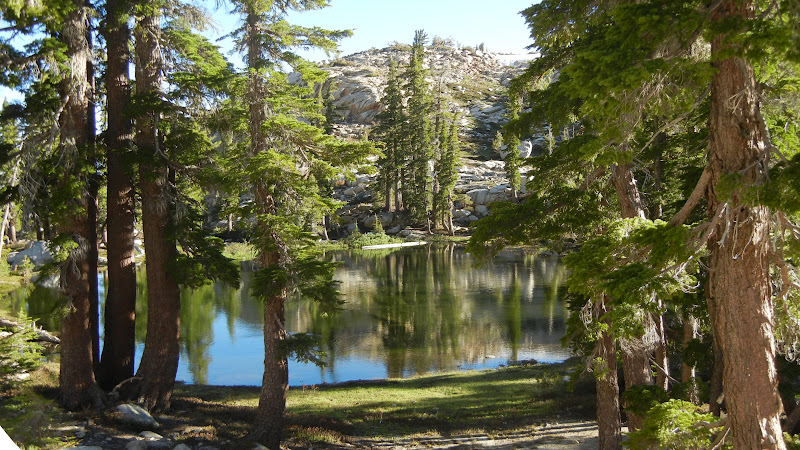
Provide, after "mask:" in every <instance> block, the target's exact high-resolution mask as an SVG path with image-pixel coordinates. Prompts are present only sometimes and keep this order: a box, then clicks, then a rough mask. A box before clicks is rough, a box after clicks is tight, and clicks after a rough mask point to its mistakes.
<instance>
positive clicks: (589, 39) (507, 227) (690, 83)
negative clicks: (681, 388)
mask: <svg viewBox="0 0 800 450" xmlns="http://www.w3.org/2000/svg"><path fill="white" fill-rule="evenodd" d="M587 6H588V7H587ZM772 6H774V8H772ZM772 6H771V7H769V8H767V9H766V10H764V11H760V12H756V7H755V6H754V5H753V4H751V3H749V2H721V3H720V4H714V5H711V6H708V5H695V4H693V3H691V2H661V1H650V2H642V3H636V4H617V3H607V2H605V3H604V2H591V4H590V5H586V4H585V3H581V2H567V3H563V2H542V3H541V4H539V5H536V6H533V7H531V8H529V9H528V10H526V11H525V15H526V16H527V17H528V20H529V23H530V24H531V27H532V36H533V37H534V39H535V42H536V45H537V46H538V47H539V48H540V49H541V50H542V58H540V59H539V60H537V61H536V62H534V63H533V64H532V65H531V68H530V69H529V71H528V72H527V73H526V75H525V76H523V77H522V78H521V79H520V82H521V83H531V82H532V80H535V79H538V78H539V77H544V76H547V74H548V73H549V72H550V71H552V70H556V69H557V70H559V77H558V78H557V79H556V80H555V81H553V82H552V83H551V84H550V85H549V86H548V87H547V89H546V90H544V91H530V92H529V94H528V97H527V99H526V101H527V102H529V104H530V105H531V108H532V109H531V112H530V113H527V112H526V113H524V114H521V115H520V119H519V120H517V121H515V122H513V123H512V124H511V126H510V128H511V129H516V132H517V133H519V134H523V133H526V132H529V131H530V129H531V128H534V129H542V128H540V127H541V126H542V124H541V123H540V121H541V120H542V118H544V119H545V120H546V121H547V122H549V123H552V124H554V125H555V124H558V125H560V126H562V127H568V129H569V130H570V131H569V132H568V133H564V136H562V140H561V142H559V143H557V145H556V146H555V148H554V151H553V152H552V154H550V155H546V156H544V157H542V158H541V159H540V160H538V161H537V163H536V164H535V166H534V167H533V170H534V173H535V175H534V180H537V179H538V180H539V182H538V183H537V184H538V186H537V188H538V187H540V188H541V189H537V190H536V191H535V194H534V195H532V196H531V197H529V198H528V199H527V200H526V202H524V203H523V204H522V205H520V206H519V207H513V206H501V207H499V208H495V211H494V214H493V216H490V218H488V219H484V223H483V224H480V225H479V227H478V231H477V232H476V234H475V236H474V237H473V239H475V241H474V242H475V244H477V242H478V241H480V240H483V241H484V245H485V246H483V247H482V249H481V247H480V246H477V245H474V244H471V248H472V249H473V250H475V251H481V250H484V251H485V250H489V251H490V252H491V251H492V250H494V249H497V248H499V247H500V246H502V245H505V243H508V242H522V241H526V240H528V239H531V238H534V239H541V238H546V237H548V236H551V237H556V236H557V235H559V234H560V233H563V232H565V231H571V232H576V231H578V230H583V231H582V232H584V233H592V232H594V233H597V232H598V231H599V232H601V233H602V235H600V236H597V237H596V238H594V239H591V240H589V241H588V242H586V243H585V244H584V245H583V247H582V249H581V252H580V255H579V256H578V257H576V258H574V259H571V263H570V264H572V267H573V273H572V276H571V282H570V285H571V287H570V289H571V290H572V291H573V292H576V293H580V294H581V295H583V296H585V297H587V298H590V299H591V300H592V303H591V305H592V306H593V308H592V309H593V310H595V311H596V312H595V314H594V317H595V319H593V320H591V321H589V320H588V319H589V318H590V317H591V316H590V315H589V314H588V307H589V305H590V304H589V303H587V304H586V308H587V314H585V315H582V316H581V317H584V318H586V319H587V321H589V322H592V323H596V324H597V327H596V328H594V329H595V330H596V331H597V333H595V337H596V339H597V342H598V343H600V342H604V341H605V340H606V339H607V338H608V335H607V334H606V335H603V334H602V333H604V332H607V331H608V330H613V331H614V333H615V334H616V338H617V339H618V340H620V342H621V343H623V344H626V345H627V343H626V342H627V341H628V340H629V339H630V338H631V337H636V335H637V334H638V332H637V329H639V330H641V327H642V326H647V324H646V323H645V322H642V320H641V318H647V317H653V314H656V313H658V314H660V310H661V308H662V306H661V305H662V303H661V302H662V301H669V300H670V299H671V298H675V297H676V292H679V291H680V290H681V289H682V288H685V287H686V286H691V285H695V284H696V283H697V279H698V275H697V274H698V271H699V267H698V266H697V265H696V264H695V262H694V261H696V258H697V257H698V256H699V252H700V249H701V248H703V246H704V245H705V246H707V248H708V250H709V251H710V253H711V265H712V269H711V270H710V271H709V281H708V285H707V287H706V293H707V295H708V296H709V301H708V308H709V311H710V313H711V317H712V332H713V334H714V340H715V341H716V342H719V344H720V345H719V346H718V347H717V348H716V349H715V351H716V353H717V354H718V355H719V354H720V353H721V355H722V357H723V358H724V360H725V372H724V373H725V375H724V377H725V382H724V389H725V399H726V403H728V410H729V413H730V416H729V420H730V423H731V429H732V430H733V441H734V446H735V447H737V448H738V447H741V448H784V446H783V441H782V437H781V434H780V430H779V427H778V425H777V419H776V418H777V411H778V410H777V408H776V407H775V405H776V404H777V403H778V401H777V395H776V391H775V387H776V386H775V381H776V380H775V379H774V373H775V372H774V365H773V364H774V362H773V361H772V358H773V355H774V344H773V343H772V342H773V341H772V340H773V337H772V327H771V325H770V324H771V322H772V319H771V315H772V308H771V304H772V300H771V298H770V288H769V286H771V284H770V275H769V267H768V262H767V260H766V259H761V260H751V261H750V262H749V263H748V264H749V269H748V272H747V273H744V272H743V271H742V272H737V271H738V270H740V269H737V267H740V268H741V267H743V266H738V264H740V263H742V262H743V261H746V260H748V258H751V257H754V255H757V254H760V255H766V254H769V253H770V252H772V250H771V246H770V244H769V242H768V239H766V238H765V236H766V234H765V233H768V231H767V230H768V229H769V225H768V224H769V220H768V214H767V213H766V209H765V205H764V204H763V203H765V201H764V200H763V199H764V198H765V197H763V194H755V191H758V192H762V191H761V189H760V188H759V186H761V185H763V184H765V183H766V181H765V180H766V178H765V175H764V173H763V172H761V173H760V172H759V171H763V170H766V169H768V168H769V166H770V165H772V164H770V162H769V159H768V158H766V157H764V154H763V153H759V152H758V151H755V148H762V149H763V148H772V149H774V150H775V151H779V152H785V153H788V154H793V153H794V152H796V148H795V147H792V146H791V144H790V145H789V146H785V147H783V148H781V149H778V148H777V147H776V146H775V145H774V143H773V141H772V140H771V139H770V134H772V133H774V132H775V131H774V130H770V129H769V126H770V125H769V124H770V122H769V120H764V119H763V117H761V114H760V112H759V101H758V100H756V99H755V98H756V96H753V93H754V91H755V88H754V86H755V85H756V84H757V83H756V82H755V81H754V80H755V79H756V78H755V75H754V74H755V73H756V72H755V71H754V70H753V66H754V64H755V63H754V61H755V60H756V59H754V56H755V55H758V56H759V57H761V58H766V59H767V60H769V58H789V57H794V56H792V55H793V53H792V51H791V50H787V49H788V48H789V47H786V45H785V44H786V43H787V42H790V41H792V40H793V39H797V30H796V27H795V28H793V27H792V26H791V25H789V21H787V20H786V17H788V14H790V13H789V11H790V10H791V9H790V8H789V7H788V4H787V3H783V2H779V3H777V4H773V5H772ZM698 8H701V9H702V8H707V9H702V11H701V12H698ZM770 8H771V9H770ZM706 17H711V18H712V19H713V20H712V21H711V22H706V21H705V18H706ZM709 24H710V26H709ZM743 30H750V31H748V32H744V31H743ZM704 33H706V35H707V36H709V38H710V39H711V42H712V45H711V47H710V48H709V47H708V46H707V43H705V42H703V41H702V39H701V36H703V35H704ZM778 36H780V38H778V39H776V37H778ZM756 42H758V43H759V44H756ZM656 43H657V44H656ZM764 49H768V50H764ZM709 52H710V53H709ZM709 54H710V55H711V57H710V58H709ZM709 94H710V97H709ZM734 98H735V99H737V101H736V103H735V106H733V107H732V105H733V104H732V103H730V101H731V99H734ZM723 99H725V100H723ZM709 100H710V103H709ZM726 101H727V102H728V103H725V102H726ZM723 103H725V104H726V105H727V107H722V104H723ZM709 105H710V107H709ZM575 118H579V120H580V121H579V123H578V126H575V125H569V124H570V122H574V121H575ZM654 118H655V119H656V122H657V123H658V122H660V123H662V124H665V125H661V126H659V127H656V129H653V128H649V129H648V126H646V124H647V123H648V120H653V119H654ZM705 123H710V124H711V128H710V139H709V136H708V135H704V133H702V132H700V133H698V132H697V131H696V130H702V129H703V127H704V124H705ZM733 123H738V124H740V126H743V127H745V128H746V132H745V133H736V132H733V130H732V129H730V128H729V127H730V124H733ZM745 124H746V125H745ZM664 132H666V133H667V134H666V135H665V134H662V133H664ZM664 138H666V139H664ZM659 140H664V141H665V142H668V143H671V144H672V145H673V146H674V148H677V149H680V153H679V154H680V159H679V160H677V161H675V162H674V163H676V164H674V163H673V162H672V161H667V160H664V159H663V158H654V159H651V160H655V161H659V160H660V161H661V162H663V163H666V164H667V167H669V166H670V164H674V166H673V167H681V166H682V167H681V169H679V170H685V171H686V172H687V173H688V172H694V173H695V175H694V176H693V177H692V181H694V182H696V185H695V186H694V188H692V187H690V188H689V189H688V190H685V191H683V192H684V193H685V197H684V198H685V202H681V203H679V204H676V205H670V207H669V211H667V210H665V211H664V213H668V216H669V215H672V219H671V220H670V221H669V223H664V222H650V221H647V220H645V219H643V217H645V216H646V214H645V213H646V209H645V208H646V204H645V203H644V202H642V195H641V194H642V187H641V186H642V185H640V184H639V183H636V182H635V180H636V178H637V177H636V175H635V174H636V173H637V171H641V170H643V169H648V168H647V167H640V166H639V164H641V162H642V161H646V160H647V159H648V158H646V157H644V155H647V151H648V150H649V149H650V148H651V146H652V145H654V143H656V142H658V141H659ZM722 142H725V144H724V145H721V143H722ZM705 145H709V148H710V153H709V154H710V158H709V160H708V161H707V162H705V163H704V164H703V166H704V167H705V171H704V172H703V173H702V176H699V177H698V175H700V174H699V173H698V172H699V171H697V170H696V169H694V168H693V167H691V166H692V165H693V164H695V163H696V162H697V157H696V156H695V155H696V154H697V153H695V154H692V153H691V152H692V151H693V150H694V149H696V148H703V147H704V146H705ZM723 149H724V150H723ZM559 155H561V156H559ZM568 155H569V156H568ZM758 155H761V156H758ZM758 158H761V159H758ZM756 160H759V161H761V162H760V163H757V162H756ZM785 164H786V167H791V163H790V161H789V159H788V158H786V161H785ZM701 168H702V166H701ZM659 170H663V169H659ZM787 170H791V169H787ZM723 173H725V175H722V174H723ZM544 174H547V175H545V176H544V178H545V179H544V180H542V175H544ZM556 174H561V175H562V176H563V181H562V180H554V178H553V177H554V175H556ZM606 180H607V181H610V182H611V185H612V186H613V187H614V190H615V193H616V195H615V196H614V197H615V198H616V202H615V203H617V204H616V205H609V204H608V202H607V200H606V199H608V198H609V195H608V194H609V193H608V192H603V190H602V188H604V186H603V185H602V184H598V181H600V182H604V181H606ZM661 181H662V182H663V183H665V184H666V183H669V184H668V185H666V186H663V187H659V189H662V188H666V189H668V190H669V191H670V192H681V191H682V190H683V186H682V185H681V183H678V181H679V180H675V179H672V180H666V179H663V180H661ZM780 182H782V183H787V181H786V179H781V181H780ZM776 183H777V181H776ZM789 185H791V183H789ZM773 186H774V187H773V189H774V190H773V192H778V191H781V192H786V191H785V190H784V189H785V188H777V186H778V185H773ZM545 191H547V192H549V193H550V196H549V198H545V197H544V196H542V195H540V193H544V192H545ZM721 192H725V194H724V195H723V197H724V201H723V200H720V193H721ZM595 193H596V194H595ZM705 193H708V194H709V196H708V205H709V209H708V211H707V214H708V220H707V221H705V222H704V223H700V224H698V225H697V226H688V225H683V224H685V223H687V221H688V220H689V219H690V218H692V219H693V220H694V219H696V220H700V221H701V222H702V215H703V214H702V212H700V214H698V211H696V210H697V209H698V208H697V205H698V204H700V200H701V199H702V197H703V195H704V194H705ZM746 193H750V194H752V195H748V194H746ZM597 194H600V197H595V195H597ZM777 196H779V195H777ZM745 198H747V200H744V199H745ZM570 202H572V204H571V205H570ZM593 202H596V203H594V204H593ZM775 204H778V205H781V206H782V207H784V208H785V207H786V205H788V203H781V202H776V203H775ZM567 205H569V210H568V209H566V208H567ZM609 206H611V207H613V209H617V208H618V211H619V212H618V214H619V213H621V215H622V217H623V219H621V220H609V219H611V218H612V217H613V216H609V215H608V213H609V212H610V210H609V209H608V207H609ZM664 206H666V205H664ZM730 207H735V210H736V212H735V213H733V211H732V210H728V209H727V208H730ZM613 209H612V210H613ZM790 210H791V208H790ZM536 211H544V214H545V217H542V214H541V213H538V215H537V218H536V220H534V222H535V223H531V222H530V219H529V217H530V216H529V214H537V213H536ZM725 211H727V212H729V213H730V214H727V213H726V214H722V213H723V212H725ZM792 213H794V211H793V210H792ZM731 214H732V215H731ZM737 215H739V216H737ZM547 216H550V217H547ZM723 216H724V217H723ZM541 219H543V220H541ZM786 223H789V222H784V224H783V225H782V226H787V225H786ZM791 226H794V225H791ZM732 229H736V230H737V231H739V232H741V231H742V230H744V235H742V234H736V235H735V236H737V237H733V236H734V235H731V234H730V232H731V230H732ZM725 230H727V231H728V234H726V233H725ZM712 232H713V233H716V234H712ZM745 236H746V237H745ZM737 239H738V240H739V241H738V242H737ZM744 241H747V243H745V242H744ZM731 245H735V246H736V248H738V249H739V251H733V250H732V249H731V248H730V247H729V246H731ZM724 248H727V249H728V250H727V251H721V250H722V249H724ZM731 255H734V256H735V258H733V259H731ZM773 261H775V262H776V264H777V266H778V267H780V268H781V270H783V271H784V274H786V273H790V271H791V270H792V269H791V267H790V266H791V265H790V264H787V262H786V260H785V259H784V258H773ZM754 269H755V270H754ZM733 273H736V274H737V275H735V276H726V275H725V274H733ZM745 285H747V286H745ZM756 286H760V287H761V288H759V289H755V288H754V287H756ZM734 291H736V292H737V294H733V292H734ZM782 292H783V293H782V294H781V295H789V294H788V293H789V292H790V289H789V288H786V289H784V290H783V291H782ZM597 293H605V295H604V297H602V298H601V297H599V296H597ZM656 295H657V296H658V298H659V300H660V301H659V302H653V301H652V299H653V298H655V296H656ZM742 296H744V297H747V299H746V300H745V299H744V298H743V297H742ZM734 298H736V299H738V300H735V301H734ZM784 298H785V297H784ZM734 303H735V304H737V305H738V306H737V308H738V312H737V314H741V313H742V311H741V309H740V308H742V307H745V306H743V305H749V306H746V309H747V310H748V311H750V312H749V313H747V314H748V317H751V318H752V320H751V321H747V322H746V323H744V322H741V321H740V322H737V323H738V325H737V327H731V326H728V325H725V324H726V323H727V324H730V323H733V321H735V320H736V319H734V318H733V310H732V309H730V308H731V306H732V305H733V304H734ZM597 305H605V306H606V307H605V308H602V309H601V310H600V311H599V312H598V311H597ZM642 307H644V308H642ZM740 317H741V316H740ZM598 319H599V320H598ZM608 325H611V327H612V328H609V327H608ZM632 325H633V326H632ZM655 328H657V327H653V329H655ZM746 330H749V331H746ZM656 333H657V332H656ZM745 335H746V336H756V335H758V336H759V337H758V339H755V338H752V339H751V338H747V339H743V338H742V337H743V336H745ZM738 345H741V347H737V346H738ZM746 346H750V347H747V348H745V347H746ZM598 349H608V345H605V344H603V345H601V346H600V347H598ZM603 354H604V355H605V362H606V363H607V364H611V363H612V361H611V359H613V358H614V356H613V353H609V352H607V351H605V352H604V353H603ZM746 355H748V356H746ZM648 372H649V370H648ZM603 373H608V372H607V371H605V370H604V371H603ZM744 373H747V377H748V379H749V380H750V381H749V382H746V381H744V379H743V378H741V377H740V375H743V374H744ZM648 375H649V373H648ZM612 389H613V388H612ZM754 390H757V391H758V392H759V393H758V394H755V393H754ZM609 392H611V391H609ZM747 392H750V394H746V393H747ZM598 395H600V385H599V384H598ZM605 398H606V399H609V400H608V401H611V400H610V398H611V396H610V395H607V396H606V397H605ZM716 398H717V396H714V395H712V400H715V399H716ZM745 398H749V399H756V398H757V399H758V400H756V401H746V400H744V399H745ZM605 401H606V400H602V401H599V403H598V408H600V407H601V405H602V404H603V403H604V402H605ZM713 406H714V405H713V404H712V407H713ZM609 410H613V408H609ZM598 417H599V418H602V417H604V416H603V415H601V414H600V412H599V411H598ZM617 424H618V422H617ZM618 445H619V429H618V425H615V424H614V423H605V424H604V423H601V447H603V448H616V447H617V446H618Z"/></svg>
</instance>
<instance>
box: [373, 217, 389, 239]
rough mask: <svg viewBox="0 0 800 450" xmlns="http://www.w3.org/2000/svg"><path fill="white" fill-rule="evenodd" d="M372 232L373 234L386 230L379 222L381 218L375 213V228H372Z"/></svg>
mask: <svg viewBox="0 0 800 450" xmlns="http://www.w3.org/2000/svg"><path fill="white" fill-rule="evenodd" d="M373 232H374V233H375V234H386V232H385V231H383V224H382V223H381V219H380V218H379V217H378V216H377V215H376V216H375V230H373Z"/></svg>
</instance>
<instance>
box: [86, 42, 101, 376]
mask: <svg viewBox="0 0 800 450" xmlns="http://www.w3.org/2000/svg"><path fill="white" fill-rule="evenodd" d="M86 42H87V44H88V46H89V48H90V49H91V48H92V34H91V30H88V29H87V30H86ZM91 55H92V53H89V58H87V60H86V79H87V81H88V83H89V86H88V88H89V89H88V90H87V100H88V104H87V105H88V109H87V113H86V119H87V120H86V140H87V143H86V145H87V151H88V155H89V161H97V159H98V158H97V156H98V155H97V120H96V119H95V115H96V112H97V108H96V104H95V97H94V93H95V87H96V85H95V76H94V61H93V60H92V57H91ZM99 192H100V180H99V176H98V174H97V172H96V171H95V170H92V172H91V173H90V174H89V186H88V192H87V202H86V206H87V208H86V210H87V220H88V224H87V228H86V232H87V235H86V239H87V241H88V242H87V244H88V246H89V247H88V251H89V254H88V259H89V308H90V309H89V327H90V331H91V334H92V365H93V367H94V373H95V377H97V373H98V371H99V369H100V289H99V288H98V286H97V271H98V269H99V259H100V249H99V248H98V247H97V215H98V209H99V208H98V206H97V197H98V195H99Z"/></svg>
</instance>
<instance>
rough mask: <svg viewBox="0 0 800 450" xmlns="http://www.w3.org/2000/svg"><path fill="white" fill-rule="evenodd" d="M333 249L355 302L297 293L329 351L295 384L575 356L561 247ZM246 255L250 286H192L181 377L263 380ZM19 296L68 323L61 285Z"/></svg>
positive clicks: (297, 369) (298, 307)
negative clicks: (481, 251)
mask: <svg viewBox="0 0 800 450" xmlns="http://www.w3.org/2000/svg"><path fill="white" fill-rule="evenodd" d="M326 257H327V258H329V259H331V260H335V261H339V262H340V263H341V266H340V267H339V269H338V270H337V273H336V279H338V280H340V281H341V291H342V294H343V299H344V300H345V304H344V305H343V309H342V311H341V312H340V313H338V314H337V315H335V316H333V317H330V316H324V315H321V314H319V313H318V312H317V310H316V308H315V305H314V303H312V302H309V301H302V300H297V301H292V302H290V303H288V304H287V308H286V322H287V324H286V325H287V329H288V330H289V332H307V333H314V334H316V335H318V336H320V337H321V341H322V346H321V347H322V349H323V350H324V351H325V354H326V355H325V357H324V358H323V359H324V360H325V361H326V363H327V365H326V366H325V367H324V368H319V367H317V366H315V365H313V364H303V363H297V362H295V361H291V362H290V364H289V382H290V384H291V385H293V386H298V385H304V384H305V385H312V384H319V383H323V382H327V383H333V382H341V381H349V380H358V379H373V378H386V377H405V376H410V375H415V374H422V373H427V372H436V371H446V370H456V369H474V368H487V367H497V366H500V365H504V364H509V363H513V362H514V361H522V360H530V359H535V360H537V361H540V362H559V361H562V360H564V359H566V358H567V357H569V351H568V350H566V349H563V348H562V347H561V345H560V343H559V339H560V338H561V337H562V336H563V335H564V332H565V325H564V319H565V317H566V311H565V307H564V305H563V303H562V301H561V298H560V291H561V285H562V281H563V280H564V278H565V275H564V272H563V269H562V266H561V264H560V262H559V260H558V259H557V258H542V257H534V256H532V255H526V254H525V253H523V252H522V251H505V252H502V253H500V254H499V255H498V257H497V258H496V259H495V260H494V261H493V262H491V263H489V264H487V265H485V266H483V267H480V268H476V267H474V266H473V264H474V259H473V258H472V257H471V256H470V255H468V254H466V253H464V251H463V249H462V248H459V247H454V246H448V247H422V248H409V249H398V250H394V251H388V250H385V251H341V252H338V251H337V252H329V253H328V254H327V255H326ZM246 266H247V264H243V267H244V268H245V270H243V272H242V282H241V285H240V286H239V287H235V288H234V287H229V286H226V285H223V284H209V285H207V286H204V287H202V288H200V289H196V290H193V291H189V290H183V291H182V305H183V308H182V312H181V360H180V365H179V367H178V375H177V379H178V380H182V381H185V382H187V383H198V384H217V385H260V384H261V376H262V372H263V357H264V356H263V338H262V331H261V330H262V328H261V326H262V320H263V319H262V310H261V304H260V303H259V302H258V301H257V300H256V299H253V298H252V297H251V296H250V295H249V282H250V278H251V277H250V275H251V273H250V272H249V271H247V270H246ZM103 279H104V277H103V276H102V275H101V277H100V280H101V283H100V288H101V297H102V295H103V284H104V280H103ZM139 279H140V280H144V273H143V272H140V276H139ZM145 289H146V286H145V285H144V283H142V282H140V284H139V301H138V306H137V320H136V324H137V333H138V336H137V342H138V343H139V344H138V349H137V353H138V354H137V357H138V355H140V354H141V351H142V346H143V343H144V333H145V326H146V322H147V321H146V314H147V310H146V306H147V305H146V302H145V301H144V296H143V293H144V291H145ZM11 302H12V309H14V310H17V311H25V312H26V313H27V314H28V315H29V316H31V317H36V318H39V321H38V323H39V324H41V325H43V326H45V327H46V328H49V329H52V330H57V329H58V328H59V323H58V319H57V316H58V314H57V311H58V310H59V309H60V308H61V307H62V305H63V302H62V301H61V300H60V299H59V298H58V295H56V294H55V293H54V292H53V291H49V290H46V289H41V288H32V287H26V288H22V289H20V290H18V291H16V292H15V293H13V294H12V295H11ZM101 308H102V306H101ZM101 322H102V320H101ZM137 362H138V361H137Z"/></svg>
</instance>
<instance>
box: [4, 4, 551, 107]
mask: <svg viewBox="0 0 800 450" xmlns="http://www.w3.org/2000/svg"><path fill="white" fill-rule="evenodd" d="M537 1H538V0H488V1H487V0H331V6H330V7H328V8H324V9H321V10H317V11H308V12H303V13H295V14H292V15H291V16H290V21H291V22H292V23H295V24H298V25H304V26H319V27H322V28H327V29H331V30H342V29H351V30H353V36H352V37H350V38H346V39H344V40H343V41H342V42H341V45H340V51H341V54H342V55H349V54H352V53H357V52H360V51H363V50H368V49H370V48H372V47H375V48H382V47H386V46H387V45H389V44H391V43H393V42H401V43H409V44H410V43H411V41H412V40H413V38H414V31H415V30H418V29H423V30H425V31H426V32H427V34H428V36H429V38H433V37H434V36H439V37H441V38H445V39H448V38H449V39H452V40H453V41H454V42H455V43H456V44H460V45H462V46H473V47H474V46H478V45H479V44H481V43H482V44H484V46H485V48H486V49H487V50H488V51H491V52H496V53H514V54H523V53H527V50H526V49H525V47H526V46H527V45H529V44H530V38H529V34H528V28H527V26H526V25H525V21H524V20H523V18H522V16H521V15H520V14H519V12H520V11H522V10H523V9H525V8H527V7H529V6H531V5H532V4H533V3H536V2H537ZM202 3H203V4H204V5H205V6H206V8H208V9H209V11H210V12H211V15H212V17H213V18H214V20H215V21H216V24H217V27H216V28H217V31H216V33H210V34H211V35H209V37H215V38H216V37H219V36H223V35H225V34H227V33H229V32H231V31H232V30H233V29H234V28H236V27H238V26H239V21H238V18H237V17H234V16H231V15H230V14H229V12H228V11H229V9H228V8H226V6H225V5H223V6H221V7H219V8H214V5H215V3H216V2H215V0H203V2H202ZM220 3H224V2H220ZM212 35H213V36H212ZM218 44H219V45H220V46H221V47H223V49H224V50H230V48H231V47H230V44H229V43H225V42H219V43H218ZM303 56H305V57H306V58H309V59H311V60H314V61H321V60H324V59H327V57H326V55H325V54H324V53H322V52H318V53H305V54H303ZM229 57H230V58H231V60H233V61H234V63H235V64H236V63H237V61H241V57H240V56H239V55H229ZM4 97H7V98H9V99H20V96H19V95H18V94H16V93H14V92H11V91H9V90H8V89H6V88H4V87H0V102H1V101H2V99H3V98H4Z"/></svg>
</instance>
